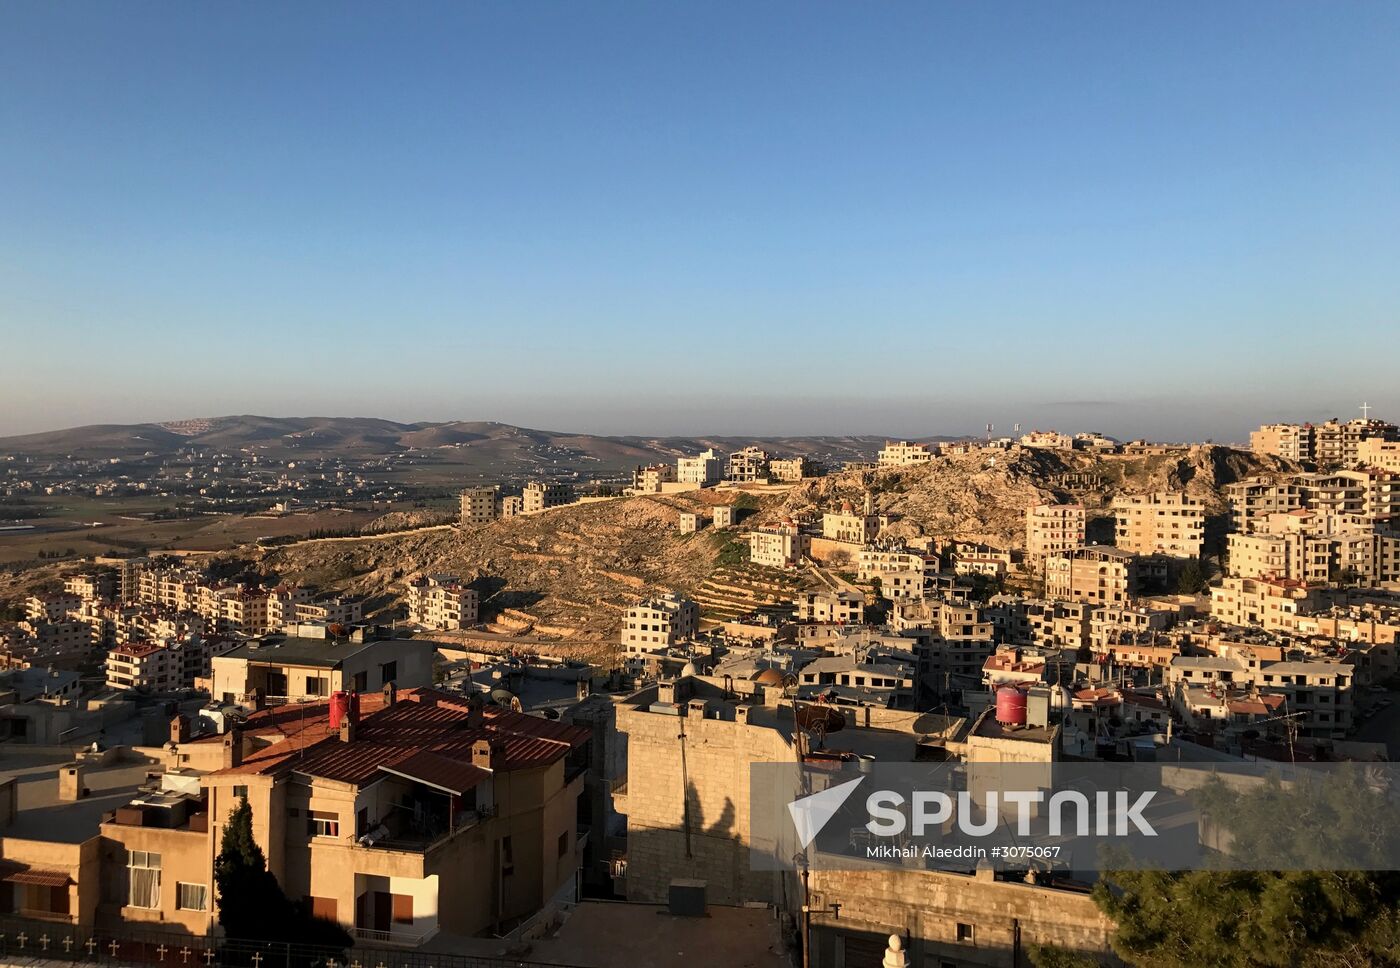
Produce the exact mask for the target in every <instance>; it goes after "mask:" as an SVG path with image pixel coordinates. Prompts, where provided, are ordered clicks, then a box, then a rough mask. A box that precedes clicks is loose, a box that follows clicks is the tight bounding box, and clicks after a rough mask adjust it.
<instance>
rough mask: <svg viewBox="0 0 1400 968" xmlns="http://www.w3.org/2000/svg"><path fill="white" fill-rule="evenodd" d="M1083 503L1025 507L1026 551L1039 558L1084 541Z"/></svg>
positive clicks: (1074, 546)
mask: <svg viewBox="0 0 1400 968" xmlns="http://www.w3.org/2000/svg"><path fill="white" fill-rule="evenodd" d="M1085 520H1086V515H1085V511H1084V505H1082V504H1037V505H1036V506H1035V507H1030V508H1026V555H1027V556H1028V557H1030V558H1034V559H1037V560H1038V559H1040V558H1044V557H1046V556H1047V555H1053V554H1057V553H1059V552H1061V551H1069V550H1070V549H1071V548H1079V547H1082V546H1083V545H1084V525H1085Z"/></svg>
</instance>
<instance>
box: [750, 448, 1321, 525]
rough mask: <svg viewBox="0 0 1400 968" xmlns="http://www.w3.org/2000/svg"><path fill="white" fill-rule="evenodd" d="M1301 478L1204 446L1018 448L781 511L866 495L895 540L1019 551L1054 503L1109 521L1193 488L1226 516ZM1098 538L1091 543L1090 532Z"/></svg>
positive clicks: (883, 478)
mask: <svg viewBox="0 0 1400 968" xmlns="http://www.w3.org/2000/svg"><path fill="white" fill-rule="evenodd" d="M1290 470H1297V468H1296V466H1294V465H1292V464H1291V463H1289V462H1288V461H1285V460H1281V459H1279V458H1272V457H1260V456H1257V455H1254V454H1251V453H1249V452H1247V451H1240V450H1234V449H1232V448H1229V447H1219V446H1213V445H1201V446H1197V447H1192V448H1191V449H1190V450H1189V451H1184V452H1181V453H1179V454H1171V455H1165V456H1123V455H1109V456H1095V455H1088V454H1082V453H1069V452H1060V451H1044V450H1030V449H1026V448H1019V447H1018V448H1014V449H1012V450H1010V451H1007V452H1004V453H1000V454H996V455H994V456H983V455H967V456H953V457H946V458H941V459H939V460H937V461H934V462H933V463H931V464H928V465H925V466H923V467H911V468H889V469H883V470H870V471H854V472H848V473H844V474H838V475H833V476H831V477H826V478H821V479H818V480H814V481H808V482H806V483H804V484H803V485H801V486H799V487H796V488H794V489H793V490H792V491H790V492H789V493H788V495H787V497H786V499H785V500H784V501H783V502H781V505H780V507H779V508H778V509H777V511H776V513H784V514H794V515H801V514H815V513H819V512H820V511H822V510H825V509H828V508H831V507H835V506H837V505H839V504H840V502H841V501H843V500H849V501H851V502H852V503H854V504H856V505H857V506H858V505H859V503H860V501H861V500H863V498H864V495H865V493H866V492H867V491H869V492H871V493H873V494H874V497H875V506H876V510H878V511H879V512H881V513H884V514H891V515H894V516H896V517H897V518H898V521H897V522H896V524H895V526H894V528H893V533H894V534H896V535H904V536H908V537H914V536H917V535H920V534H928V535H934V536H937V537H939V538H940V539H943V540H949V539H957V540H965V541H983V542H987V543H990V544H995V545H999V546H1002V547H1015V546H1019V545H1020V544H1021V543H1022V541H1023V538H1024V533H1025V518H1024V514H1025V509H1026V508H1027V507H1030V506H1032V505H1034V504H1039V503H1042V502H1047V501H1080V502H1082V503H1084V504H1085V505H1086V506H1087V507H1088V508H1089V510H1090V515H1091V517H1100V518H1102V517H1106V516H1107V515H1108V508H1109V505H1110V504H1111V503H1112V500H1113V498H1114V497H1115V496H1117V495H1118V494H1141V493H1146V492H1150V491H1159V490H1171V491H1177V490H1183V489H1184V490H1185V491H1186V492H1187V493H1188V494H1190V495H1191V496H1192V497H1195V498H1198V499H1199V500H1201V501H1203V502H1204V503H1205V506H1206V511H1207V514H1208V515H1210V516H1215V517H1218V516H1221V515H1224V514H1226V513H1227V512H1228V504H1227V502H1226V500H1225V496H1224V492H1223V490H1222V489H1223V488H1224V486H1225V485H1227V484H1230V483H1233V482H1234V481H1237V480H1240V479H1242V478H1244V477H1249V476H1252V475H1256V474H1269V473H1281V472H1285V471H1290ZM1091 537H1093V535H1092V534H1091Z"/></svg>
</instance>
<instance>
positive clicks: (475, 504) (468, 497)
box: [458, 487, 500, 527]
mask: <svg viewBox="0 0 1400 968" xmlns="http://www.w3.org/2000/svg"><path fill="white" fill-rule="evenodd" d="M498 502H499V498H498V496H497V491H496V488H494V487H469V488H466V489H465V490H463V491H462V495H461V513H460V515H459V518H458V520H459V521H460V523H461V524H463V525H465V526H468V527H478V526H480V525H483V524H490V523H491V522H492V521H494V520H496V518H497V517H498V516H499V511H500V508H499V503H498Z"/></svg>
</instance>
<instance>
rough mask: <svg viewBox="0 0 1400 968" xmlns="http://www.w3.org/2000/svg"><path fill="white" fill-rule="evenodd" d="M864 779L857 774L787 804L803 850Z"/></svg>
mask: <svg viewBox="0 0 1400 968" xmlns="http://www.w3.org/2000/svg"><path fill="white" fill-rule="evenodd" d="M864 779H865V777H863V776H859V777H856V778H855V779H854V780H848V781H847V782H845V783H838V784H837V785H836V786H834V787H828V788H827V789H825V790H822V791H821V792H820V793H814V794H812V795H811V796H809V797H799V798H798V799H796V800H794V801H792V803H789V804H788V813H790V814H792V825H793V826H794V827H796V828H797V839H798V841H800V842H801V844H802V848H803V849H804V850H805V849H806V848H807V847H808V845H810V844H811V843H812V841H814V840H816V839H817V834H819V833H821V832H822V828H823V827H825V826H826V825H827V822H828V821H829V820H831V818H832V817H834V816H836V811H838V810H840V809H841V805H842V804H843V803H845V802H846V801H847V800H848V799H850V796H851V794H852V793H854V792H855V790H856V787H858V786H859V785H860V783H861V781H862V780H864Z"/></svg>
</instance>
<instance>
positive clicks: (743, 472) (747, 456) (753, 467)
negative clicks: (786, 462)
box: [724, 447, 769, 482]
mask: <svg viewBox="0 0 1400 968" xmlns="http://www.w3.org/2000/svg"><path fill="white" fill-rule="evenodd" d="M768 461H769V457H768V452H767V451H765V450H764V449H763V448H762V447H745V448H743V449H742V450H736V451H735V452H734V453H732V454H730V455H729V467H728V469H727V470H726V471H725V474H724V476H725V477H726V478H728V479H729V480H731V481H737V482H751V481H759V480H766V479H767V478H768Z"/></svg>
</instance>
